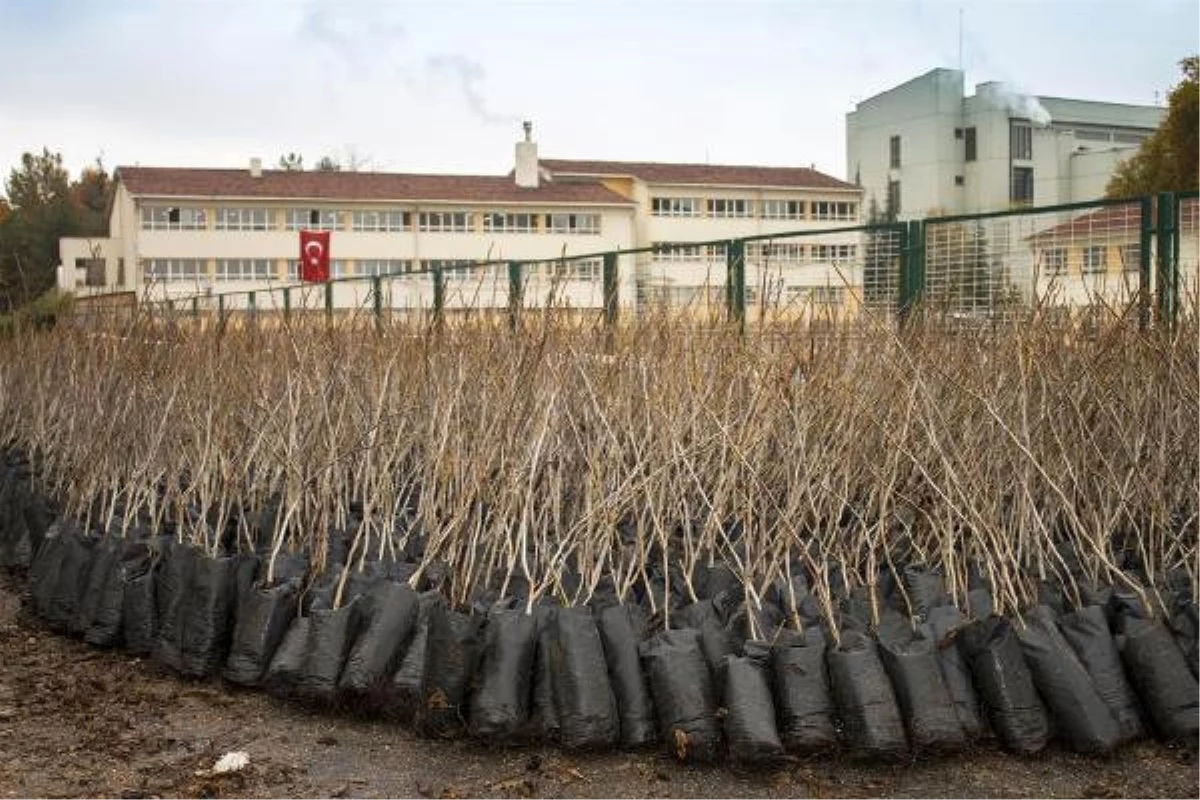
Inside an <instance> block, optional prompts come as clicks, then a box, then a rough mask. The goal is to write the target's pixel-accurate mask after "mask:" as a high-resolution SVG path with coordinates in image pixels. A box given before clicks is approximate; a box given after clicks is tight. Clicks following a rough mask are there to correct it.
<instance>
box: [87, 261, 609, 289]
mask: <svg viewBox="0 0 1200 800" xmlns="http://www.w3.org/2000/svg"><path fill="white" fill-rule="evenodd" d="M286 263H287V279H288V280H289V281H297V280H299V276H300V266H299V265H300V262H299V260H297V259H288V260H287V262H286ZM415 263H416V265H417V266H416V269H417V270H419V271H422V272H430V271H432V270H435V269H441V270H442V274H443V275H444V276H445V277H446V279H447V280H450V281H468V280H478V279H479V277H480V275H481V274H482V270H481V269H480V268H479V267H478V266H477V263H478V262H475V261H471V260H468V259H422V260H421V261H418V262H415ZM99 265H100V270H103V266H104V262H103V260H100V261H99ZM207 265H208V260H207V259H203V258H148V259H143V261H142V276H143V280H145V281H146V282H147V283H152V282H162V281H197V280H202V279H203V280H207V279H209V278H210V276H209V274H208V269H207ZM413 271H414V262H413V261H412V260H410V259H401V258H381V259H359V260H357V261H349V260H345V259H334V260H332V261H330V262H329V277H331V278H350V277H373V276H378V275H404V274H409V273H412V272H413ZM603 271H604V262H603V260H602V259H599V258H587V259H575V260H568V261H562V262H556V263H553V264H549V265H545V264H542V265H539V272H537V273H531V272H526V275H527V276H530V275H540V276H543V277H547V278H552V279H556V280H579V281H599V280H600V278H601V275H602V274H603ZM90 274H91V273H90V272H89V275H90ZM102 275H103V273H102V272H101V278H100V280H101V284H100V285H102V283H103V277H102ZM277 277H278V276H277V274H276V272H275V262H274V261H272V260H271V259H266V258H218V259H216V269H215V270H214V271H213V274H212V275H211V278H212V279H213V280H217V281H266V280H274V279H276V278H277ZM89 285H91V284H89Z"/></svg>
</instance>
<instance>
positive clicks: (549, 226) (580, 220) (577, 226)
mask: <svg viewBox="0 0 1200 800" xmlns="http://www.w3.org/2000/svg"><path fill="white" fill-rule="evenodd" d="M545 224H546V231H547V232H548V233H573V234H585V235H592V236H594V235H598V234H599V233H600V215H599V214H547V215H546V220H545Z"/></svg>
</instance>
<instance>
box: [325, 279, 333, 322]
mask: <svg viewBox="0 0 1200 800" xmlns="http://www.w3.org/2000/svg"><path fill="white" fill-rule="evenodd" d="M325 325H326V326H327V327H329V328H332V327H333V281H325Z"/></svg>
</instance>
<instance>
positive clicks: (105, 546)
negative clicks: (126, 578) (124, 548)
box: [69, 537, 121, 636]
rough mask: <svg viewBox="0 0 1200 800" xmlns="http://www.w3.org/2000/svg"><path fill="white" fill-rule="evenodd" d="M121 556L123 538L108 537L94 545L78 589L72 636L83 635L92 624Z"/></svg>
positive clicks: (71, 626) (71, 630)
mask: <svg viewBox="0 0 1200 800" xmlns="http://www.w3.org/2000/svg"><path fill="white" fill-rule="evenodd" d="M120 558H121V540H118V539H114V538H112V537H108V538H105V539H102V540H100V541H99V542H97V543H96V544H95V545H94V546H93V547H92V556H91V560H90V561H91V563H90V564H89V565H88V567H87V569H86V570H85V572H84V573H83V574H81V575H80V578H81V581H80V584H79V586H78V587H77V589H78V590H79V602H78V605H77V606H76V608H75V617H74V618H73V619H72V620H71V624H70V626H69V630H70V633H71V635H72V636H83V635H84V634H85V633H87V630H88V628H90V627H91V626H92V620H93V619H95V617H96V610H97V609H98V608H99V607H100V603H101V602H102V601H103V598H104V589H105V586H106V585H107V584H108V582H109V581H110V580H111V579H112V576H113V572H114V571H115V570H116V566H117V563H118V561H120Z"/></svg>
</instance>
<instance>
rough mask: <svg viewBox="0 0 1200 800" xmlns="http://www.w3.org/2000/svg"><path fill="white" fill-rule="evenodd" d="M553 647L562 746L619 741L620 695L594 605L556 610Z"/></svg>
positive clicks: (579, 746) (585, 746)
mask: <svg viewBox="0 0 1200 800" xmlns="http://www.w3.org/2000/svg"><path fill="white" fill-rule="evenodd" d="M550 652H551V659H550V665H551V671H552V674H553V676H554V704H555V706H556V708H557V709H558V722H559V741H560V742H561V744H562V746H563V747H566V748H568V749H572V750H574V749H581V748H602V747H609V746H611V745H613V744H614V743H616V741H617V734H618V726H619V723H618V722H617V706H616V700H615V699H614V698H613V691H612V686H611V685H610V684H609V682H608V667H607V663H606V661H605V657H604V644H603V643H602V642H601V640H600V630H599V628H597V627H596V619H595V617H594V616H592V610H591V609H590V608H587V607H586V606H576V607H571V608H560V609H559V610H558V613H557V614H556V615H555V619H554V643H553V647H552V649H551V651H550Z"/></svg>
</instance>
